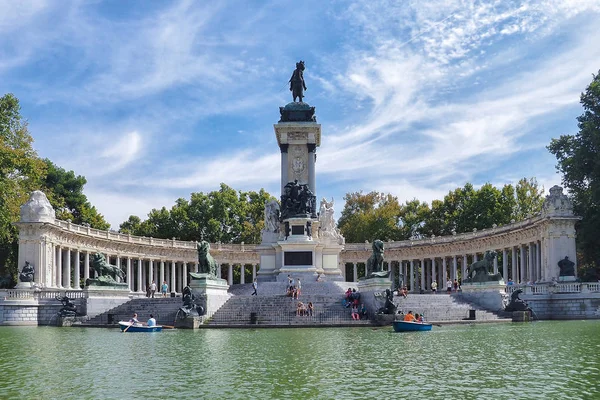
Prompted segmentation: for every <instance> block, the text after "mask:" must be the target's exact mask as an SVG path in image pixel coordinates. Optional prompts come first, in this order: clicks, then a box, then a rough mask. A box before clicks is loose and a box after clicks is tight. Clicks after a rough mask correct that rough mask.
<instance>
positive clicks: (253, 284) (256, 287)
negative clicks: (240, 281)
mask: <svg viewBox="0 0 600 400" xmlns="http://www.w3.org/2000/svg"><path fill="white" fill-rule="evenodd" d="M252 289H254V291H253V292H252V294H251V296H258V295H257V294H256V289H258V282H256V278H254V281H253V282H252Z"/></svg>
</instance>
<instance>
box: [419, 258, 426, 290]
mask: <svg viewBox="0 0 600 400" xmlns="http://www.w3.org/2000/svg"><path fill="white" fill-rule="evenodd" d="M425 268H427V267H426V266H425V259H424V258H422V259H421V287H420V289H421V290H425Z"/></svg>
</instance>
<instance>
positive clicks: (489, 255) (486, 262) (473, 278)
mask: <svg viewBox="0 0 600 400" xmlns="http://www.w3.org/2000/svg"><path fill="white" fill-rule="evenodd" d="M495 258H496V252H495V251H486V252H485V255H484V256H483V260H480V261H477V262H474V263H473V264H471V265H470V266H469V267H468V268H467V278H466V279H464V280H463V283H474V282H495V281H499V280H501V279H502V275H501V274H500V273H497V274H490V269H491V268H492V267H493V263H494V259H495Z"/></svg>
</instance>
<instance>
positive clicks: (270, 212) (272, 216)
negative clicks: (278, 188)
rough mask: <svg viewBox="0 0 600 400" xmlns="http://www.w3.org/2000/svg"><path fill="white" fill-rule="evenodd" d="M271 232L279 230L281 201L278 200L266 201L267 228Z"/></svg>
mask: <svg viewBox="0 0 600 400" xmlns="http://www.w3.org/2000/svg"><path fill="white" fill-rule="evenodd" d="M264 230H265V231H266V232H269V233H277V232H279V203H277V201H276V200H267V201H265V228H264Z"/></svg>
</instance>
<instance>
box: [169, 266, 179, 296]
mask: <svg viewBox="0 0 600 400" xmlns="http://www.w3.org/2000/svg"><path fill="white" fill-rule="evenodd" d="M175 269H176V264H175V261H171V284H170V285H169V287H170V288H171V291H172V292H177V287H176V286H175Z"/></svg>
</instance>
